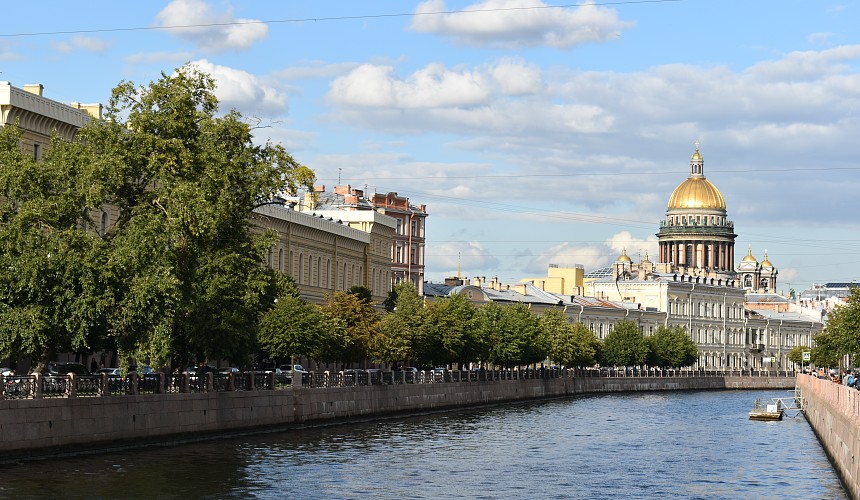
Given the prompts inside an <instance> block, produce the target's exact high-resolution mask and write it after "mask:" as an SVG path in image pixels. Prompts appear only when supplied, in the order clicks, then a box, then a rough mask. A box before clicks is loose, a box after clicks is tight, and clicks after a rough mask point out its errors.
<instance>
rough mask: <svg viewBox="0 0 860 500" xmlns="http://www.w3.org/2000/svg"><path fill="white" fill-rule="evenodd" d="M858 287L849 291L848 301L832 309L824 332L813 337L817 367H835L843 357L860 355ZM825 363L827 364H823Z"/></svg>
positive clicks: (859, 289)
mask: <svg viewBox="0 0 860 500" xmlns="http://www.w3.org/2000/svg"><path fill="white" fill-rule="evenodd" d="M858 332H860V287H857V286H852V287H851V288H850V289H849V295H848V301H847V302H846V303H845V304H843V305H841V306H839V307H837V308H836V309H834V310H833V311H832V312H831V313H830V314H829V315H828V318H827V326H826V327H825V328H824V331H823V332H822V333H821V334H819V335H817V336H816V337H815V346H816V347H815V349H813V351H812V357H813V358H816V359H815V360H814V362H815V364H816V365H818V366H837V365H839V359H840V358H841V357H842V356H845V355H851V356H852V357H856V356H858V355H860V334H858ZM834 360H835V362H833V361H834ZM825 361H827V363H825Z"/></svg>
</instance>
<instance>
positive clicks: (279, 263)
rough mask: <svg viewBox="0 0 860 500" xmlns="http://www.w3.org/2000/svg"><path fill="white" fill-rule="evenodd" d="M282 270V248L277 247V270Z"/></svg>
mask: <svg viewBox="0 0 860 500" xmlns="http://www.w3.org/2000/svg"><path fill="white" fill-rule="evenodd" d="M283 270H284V249H283V248H279V249H278V271H283Z"/></svg>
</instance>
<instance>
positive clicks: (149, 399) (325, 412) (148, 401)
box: [0, 372, 856, 467]
mask: <svg viewBox="0 0 860 500" xmlns="http://www.w3.org/2000/svg"><path fill="white" fill-rule="evenodd" d="M455 373H456V372H455ZM464 373H465V372H464ZM682 375H683V376H673V377H666V376H660V377H655V376H597V377H583V376H577V375H576V374H575V373H573V372H561V373H560V375H559V376H554V377H547V378H539V377H536V378H519V379H507V380H499V379H492V380H474V379H469V378H468V377H467V378H466V380H462V381H457V382H447V381H443V382H433V383H390V384H378V385H365V386H354V387H326V388H297V387H292V388H291V387H287V388H282V389H256V390H233V391H214V390H213V391H211V392H177V393H161V394H131V395H108V396H94V397H80V396H78V397H52V398H42V399H6V400H0V460H9V459H15V458H26V457H34V456H41V455H46V454H56V453H62V452H74V451H84V450H93V449H107V448H113V447H122V446H138V445H144V444H148V443H164V442H167V443H169V442H179V441H183V440H187V439H197V438H200V437H203V436H207V435H209V434H217V433H224V432H244V431H256V430H262V429H270V428H288V427H289V426H290V425H294V424H305V423H311V422H324V421H338V420H346V419H351V418H370V417H371V416H380V415H394V414H405V413H410V412H413V413H414V412H425V411H434V410H440V409H449V408H457V407H474V406H479V405H486V404H498V403H503V402H511V401H523V400H532V399H544V398H555V397H565V396H574V395H577V394H588V393H605V392H629V391H666V390H720V389H792V388H794V386H795V377H794V375H793V374H790V375H789V374H781V376H750V375H740V374H736V375H733V376H726V375H718V374H697V373H696V372H692V373H689V372H688V373H686V374H682ZM852 442H853V441H852ZM852 453H853V452H852ZM852 459H853V456H852ZM855 467H856V465H855Z"/></svg>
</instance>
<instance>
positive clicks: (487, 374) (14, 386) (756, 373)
mask: <svg viewBox="0 0 860 500" xmlns="http://www.w3.org/2000/svg"><path fill="white" fill-rule="evenodd" d="M299 375H300V376H299ZM794 376H796V372H794V371H791V370H704V369H702V370H698V369H660V368H647V369H646V368H638V367H636V368H629V367H628V368H623V367H622V368H570V369H563V368H559V367H549V368H537V369H534V368H524V369H505V370H485V369H473V370H447V369H441V368H437V369H433V370H414V369H412V370H398V371H383V370H378V369H358V368H351V369H346V370H342V371H321V372H303V373H301V374H299V373H296V376H290V375H288V374H284V373H275V372H239V373H216V372H207V373H203V374H196V373H182V374H165V373H149V374H146V375H138V374H131V375H129V376H126V377H121V376H113V375H110V376H109V375H107V374H101V375H75V374H68V375H61V376H54V375H51V376H47V375H45V376H43V375H39V374H36V375H22V376H17V375H11V376H5V377H4V376H2V375H0V399H42V398H74V397H107V396H123V395H136V394H168V393H201V392H229V391H254V390H282V389H291V388H294V387H305V388H329V387H363V386H376V385H397V384H447V383H474V382H496V381H507V380H532V379H556V378H581V377H611V378H624V377H642V378H645V377H647V378H665V377H669V378H679V377H794Z"/></svg>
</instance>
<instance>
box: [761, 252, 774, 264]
mask: <svg viewBox="0 0 860 500" xmlns="http://www.w3.org/2000/svg"><path fill="white" fill-rule="evenodd" d="M761 267H773V264H771V263H770V261H769V260H768V259H767V250H765V251H764V260H763V261H761Z"/></svg>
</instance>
